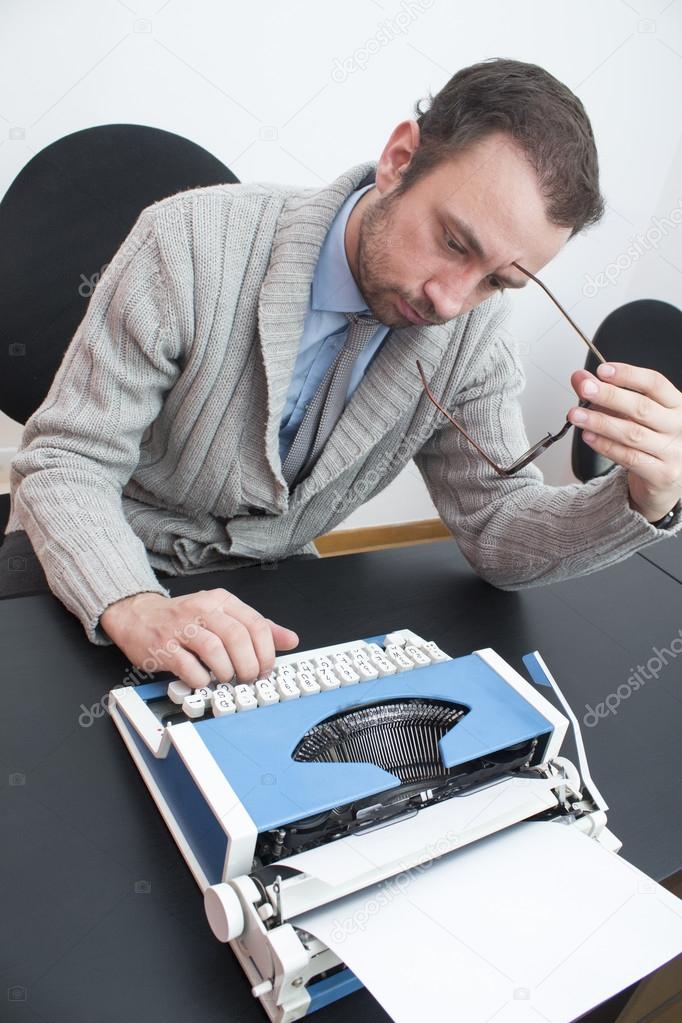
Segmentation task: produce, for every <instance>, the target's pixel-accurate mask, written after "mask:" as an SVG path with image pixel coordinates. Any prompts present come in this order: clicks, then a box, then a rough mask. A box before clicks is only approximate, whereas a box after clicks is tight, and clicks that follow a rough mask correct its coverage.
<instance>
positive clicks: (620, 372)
mask: <svg viewBox="0 0 682 1023" xmlns="http://www.w3.org/2000/svg"><path fill="white" fill-rule="evenodd" d="M597 376H599V377H600V378H601V379H602V380H608V382H609V383H611V384H615V385H616V386H617V387H626V388H627V389H628V390H629V391H637V392H638V393H639V394H645V395H647V396H648V397H649V398H651V399H652V401H655V402H656V403H657V404H659V405H663V407H664V408H679V407H680V406H681V405H682V391H679V390H678V389H677V387H675V385H674V384H673V383H672V381H670V380H668V378H667V377H665V376H664V375H663V374H662V373H659V372H658V371H657V370H655V369H646V368H645V367H644V366H631V365H630V364H629V363H627V362H606V363H603V364H602V365H600V366H598V367H597Z"/></svg>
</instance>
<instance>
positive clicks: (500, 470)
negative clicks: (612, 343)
mask: <svg viewBox="0 0 682 1023" xmlns="http://www.w3.org/2000/svg"><path fill="white" fill-rule="evenodd" d="M511 265H512V266H515V267H516V269H517V270H520V271H521V273H523V274H525V275H526V277H529V278H530V279H531V280H532V281H535V283H536V284H539V285H540V287H541V288H542V290H543V291H544V292H545V294H547V295H548V296H549V297H550V298H551V300H552V302H554V305H555V306H556V307H557V309H558V310H559V311H560V312H561V313H562V315H563V316H565V318H566V319H567V320H568V322H569V323H570V324H571V326H572V327H573V329H574V330H575V331H576V333H577V334H578V335H579V337H580V338H581V339H582V340H583V341H584V342H585V344H586V345H587V347H588V348H589V349H590V351H591V352H592V354H593V355H595V356H596V358H597V359H598V361H599V362H602V363H604V362H606V359H605V358H604V356H603V355H602V354H601V352H600V351H599V349H598V348H597V347H596V345H595V344H594V342H593V341H590V339H589V338H588V337H587V336H586V335H585V334H583V332H582V330H581V329H580V327H578V325H577V324H576V323H574V321H573V320H572V319H571V317H570V316H569V315H568V313H567V312H566V310H565V309H564V307H563V306H562V305H561V303H560V302H559V301H558V300H557V299H556V298H555V297H554V295H553V294H552V292H551V291H550V290H549V288H548V287H547V286H546V285H545V284H543V282H542V281H541V280H540V279H539V278H538V277H536V276H535V274H532V273H531V272H530V270H526V269H525V268H524V267H522V266H521V264H520V263H516V262H512V264H511ZM417 369H418V370H419V375H420V377H421V381H422V385H423V387H424V391H425V392H426V396H427V397H428V398H429V400H430V401H431V402H432V403H433V404H434V405H435V406H436V408H437V409H439V411H440V412H442V413H443V415H444V416H445V417H446V419H448V420H449V421H450V422H451V423H452V425H453V426H454V427H455V428H456V429H457V430H459V432H460V433H461V434H462V436H463V437H465V438H466V439H467V440H468V441H469V443H470V444H471V446H472V447H473V448H474V449H475V450H476V451H477V452H478V454H479V455H480V456H481V458H482V459H483V460H484V461H485V462H487V464H488V465H489V466H490V468H491V469H493V470H494V471H495V472H496V473H497V474H498V476H505V477H506V476H514V475H515V473H517V472H519V471H520V470H521V469H525V467H526V466H527V465H529V464H530V463H531V462H534V461H535V459H536V458H538V457H539V456H540V455H541V454H542V453H543V452H544V451H546V450H547V448H549V447H551V446H552V444H555V443H556V442H557V441H558V440H561V439H562V437H565V436H566V434H567V433H568V431H569V430H570V429H571V427H572V426H573V425H574V424H573V423H572V422H571V421H570V420H569V419H568V416H567V417H566V422H565V423H564V425H563V426H562V428H561V429H560V430H559V431H558V433H548V434H547V436H546V437H543V438H542V440H539V441H538V442H537V444H533V446H532V447H530V448H529V449H528V450H527V451H526V452H524V454H522V455H521V456H520V457H519V458H517V459H516V461H515V462H512V464H511V465H510V466H509V468H507V469H505V468H504V467H503V466H501V465H498V464H497V463H496V462H494V461H493V460H492V458H490V457H489V456H488V455H486V453H485V451H484V450H483V449H482V448H481V447H480V445H479V444H477V442H476V441H475V440H474V439H473V437H471V436H469V434H468V433H467V432H466V430H465V429H464V427H463V426H460V424H459V423H458V422H456V420H454V419H453V418H452V416H451V415H450V413H449V412H448V411H447V410H446V409H444V408H443V406H442V405H441V403H440V402H439V401H438V400H437V398H435V397H434V395H433V392H432V391H431V388H430V387H429V385H428V382H427V380H426V376H425V374H424V369H423V367H422V364H421V362H420V361H419V359H417ZM578 405H579V407H580V408H589V407H590V402H589V401H587V400H586V399H584V398H583V399H581V400H580V402H579V403H578Z"/></svg>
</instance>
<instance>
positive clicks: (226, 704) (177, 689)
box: [168, 629, 451, 718]
mask: <svg viewBox="0 0 682 1023" xmlns="http://www.w3.org/2000/svg"><path fill="white" fill-rule="evenodd" d="M450 659H451V658H450V657H449V656H448V655H447V654H445V653H443V651H442V650H441V649H440V648H439V647H438V646H436V644H435V643H433V642H431V641H427V640H424V639H422V638H421V637H420V636H417V635H416V634H415V633H414V632H412V631H411V630H410V629H400V630H399V631H397V632H391V633H389V634H388V635H387V636H386V637H385V640H384V645H383V646H379V644H378V643H367V642H365V641H364V640H359V641H357V642H350V643H339V644H337V645H336V646H330V647H324V648H321V649H319V650H308V651H306V652H305V653H297V654H283V655H282V656H281V657H277V658H276V660H275V668H274V670H273V672H272V674H271V675H269V676H268V677H267V678H263V679H259V680H258V681H257V682H254V683H247V682H243V683H240V682H217V681H216V682H211V683H210V685H208V686H205V687H204V688H202V689H192V688H191V687H190V686H188V685H186V684H185V683H184V682H180V681H178V680H176V681H174V682H171V683H170V685H169V686H168V696H169V698H170V699H171V700H172V701H173V703H176V704H178V706H179V707H181V708H182V710H183V711H184V713H185V714H186V715H187V717H189V718H200V717H203V716H204V714H211V715H212V716H214V717H223V716H224V715H226V714H238V713H240V712H243V711H247V710H257V709H258V708H259V707H269V706H271V705H272V704H274V703H281V702H284V701H285V700H298V699H301V698H302V697H306V696H315V695H317V693H322V692H326V691H327V690H329V689H339V688H340V687H341V686H354V685H358V683H362V682H373V681H375V680H376V679H378V678H383V677H385V676H387V675H397V674H398V673H399V672H404V671H413V670H415V669H418V668H426V667H428V666H429V665H430V664H438V663H440V662H441V661H449V660H450Z"/></svg>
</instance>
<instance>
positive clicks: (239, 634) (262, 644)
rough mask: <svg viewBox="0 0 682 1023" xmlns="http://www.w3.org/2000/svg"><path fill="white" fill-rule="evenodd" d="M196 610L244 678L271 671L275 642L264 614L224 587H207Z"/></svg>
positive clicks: (262, 674) (249, 679)
mask: <svg viewBox="0 0 682 1023" xmlns="http://www.w3.org/2000/svg"><path fill="white" fill-rule="evenodd" d="M194 610H195V614H194V620H195V621H197V620H198V621H199V622H200V624H201V625H203V626H204V627H205V628H206V629H207V630H208V631H209V632H213V633H214V634H215V635H216V636H218V637H219V638H220V639H221V641H222V642H223V644H224V648H225V650H226V651H227V654H228V656H229V658H230V660H231V662H232V665H233V667H234V670H235V673H236V675H237V678H238V679H239V680H240V681H242V682H254V681H255V680H256V679H257V678H260V677H261V676H264V675H269V674H270V672H271V671H272V669H273V668H274V664H275V645H274V642H273V639H272V634H271V631H270V627H269V625H268V624H267V622H266V620H265V618H263V616H262V615H261V614H259V613H258V612H257V611H255V610H254V609H253V608H252V607H250V606H249V605H248V604H245V603H244V601H242V600H240V599H239V597H236V596H235V595H234V594H233V593H230V592H229V591H228V590H224V589H222V588H218V589H215V590H209V591H205V592H204V593H203V594H202V599H201V600H200V601H195V608H194Z"/></svg>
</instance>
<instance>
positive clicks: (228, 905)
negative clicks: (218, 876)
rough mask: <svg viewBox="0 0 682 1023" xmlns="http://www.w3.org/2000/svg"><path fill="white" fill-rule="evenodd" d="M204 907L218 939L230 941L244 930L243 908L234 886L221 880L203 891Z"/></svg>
mask: <svg viewBox="0 0 682 1023" xmlns="http://www.w3.org/2000/svg"><path fill="white" fill-rule="evenodd" d="M204 909H205V910H206V917H207V919H208V923H209V926H210V928H211V930H212V931H213V933H214V934H215V936H216V938H217V939H218V941H232V940H233V938H238V937H239V936H240V934H242V933H243V931H244V910H243V909H242V904H241V902H240V901H239V896H238V895H237V893H236V891H235V890H234V888H232V886H231V885H229V884H225V883H224V882H222V881H221V883H220V884H214V885H211V886H210V888H207V889H206V891H205V892H204Z"/></svg>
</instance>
